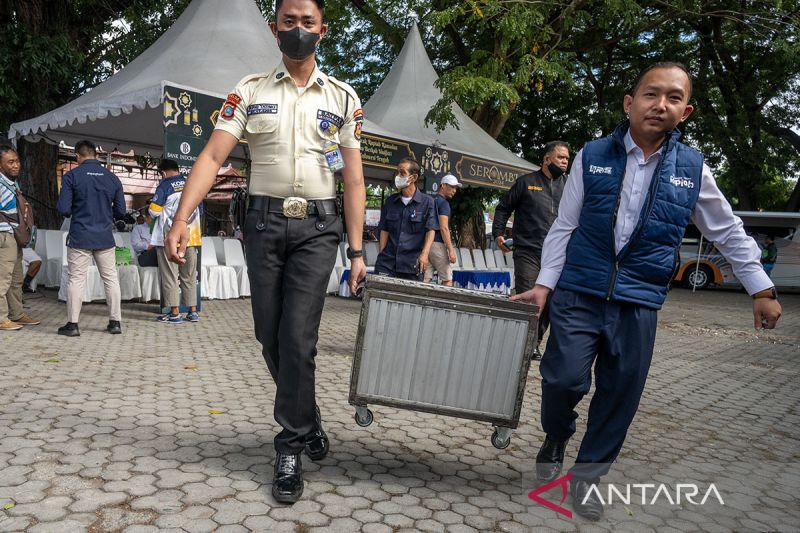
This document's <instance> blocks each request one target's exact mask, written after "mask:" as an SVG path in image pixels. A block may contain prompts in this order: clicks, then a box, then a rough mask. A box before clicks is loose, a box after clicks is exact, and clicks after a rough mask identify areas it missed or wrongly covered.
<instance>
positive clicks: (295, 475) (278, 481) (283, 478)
mask: <svg viewBox="0 0 800 533" xmlns="http://www.w3.org/2000/svg"><path fill="white" fill-rule="evenodd" d="M302 495H303V465H302V463H301V462H300V454H299V453H298V454H297V455H290V454H287V453H280V452H278V454H277V456H276V457H275V477H274V478H273V479H272V497H273V498H275V500H276V501H278V502H280V503H294V502H296V501H297V500H299V499H300V496H302Z"/></svg>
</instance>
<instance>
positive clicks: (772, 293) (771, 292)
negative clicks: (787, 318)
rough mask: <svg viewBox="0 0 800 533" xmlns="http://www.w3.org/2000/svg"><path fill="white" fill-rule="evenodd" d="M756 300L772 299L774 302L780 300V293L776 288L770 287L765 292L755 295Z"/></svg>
mask: <svg viewBox="0 0 800 533" xmlns="http://www.w3.org/2000/svg"><path fill="white" fill-rule="evenodd" d="M756 298H770V299H772V300H777V299H778V291H776V290H775V287H770V288H769V289H764V290H763V291H758V292H757V293H755V294H754V295H753V299H754V300H755V299H756Z"/></svg>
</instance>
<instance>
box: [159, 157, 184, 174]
mask: <svg viewBox="0 0 800 533" xmlns="http://www.w3.org/2000/svg"><path fill="white" fill-rule="evenodd" d="M158 170H160V171H161V172H164V171H165V170H177V171H180V170H181V167H180V166H179V165H178V162H177V161H175V160H174V159H162V160H161V162H160V163H159V164H158Z"/></svg>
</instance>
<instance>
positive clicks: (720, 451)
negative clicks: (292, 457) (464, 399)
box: [0, 290, 800, 533]
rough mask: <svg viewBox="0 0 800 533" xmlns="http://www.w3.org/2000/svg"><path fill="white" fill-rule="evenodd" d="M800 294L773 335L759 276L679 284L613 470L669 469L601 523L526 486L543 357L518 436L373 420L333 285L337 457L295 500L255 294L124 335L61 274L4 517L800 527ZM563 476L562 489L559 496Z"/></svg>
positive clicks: (20, 394)
mask: <svg viewBox="0 0 800 533" xmlns="http://www.w3.org/2000/svg"><path fill="white" fill-rule="evenodd" d="M782 301H783V304H784V315H785V316H784V319H783V322H782V323H781V325H780V329H778V330H776V331H774V332H759V333H757V332H755V331H754V330H753V329H752V317H751V315H750V305H751V303H750V299H749V297H748V296H746V295H744V294H742V293H739V292H726V291H707V292H703V293H698V294H692V293H691V292H689V291H685V290H675V291H673V292H672V293H671V295H670V298H669V301H668V303H667V305H666V306H665V309H664V310H663V311H662V313H661V315H660V323H659V330H658V337H657V342H656V349H655V355H654V362H653V366H652V369H651V372H650V377H649V380H648V384H647V388H646V390H645V394H644V397H643V399H642V403H641V407H640V409H639V413H638V415H637V417H636V420H635V421H634V424H633V426H632V428H631V432H630V434H629V436H628V439H627V442H626V444H625V447H624V448H623V451H622V454H621V456H620V459H619V461H618V462H617V464H616V465H615V466H614V468H613V469H612V472H611V474H610V475H609V476H608V477H607V479H606V481H608V482H611V483H613V484H614V485H615V487H616V488H617V489H618V490H622V491H624V490H626V489H625V487H626V486H627V485H626V484H651V485H652V487H651V488H649V492H648V488H647V487H645V488H644V490H645V494H646V497H645V503H644V504H643V503H642V501H641V496H640V494H641V490H642V489H641V488H636V487H634V488H633V489H632V490H633V495H632V497H631V499H630V500H629V501H628V502H627V503H625V501H623V500H619V499H618V500H616V501H614V503H613V504H611V505H609V506H607V507H606V514H605V516H604V518H603V519H602V520H601V521H599V522H597V523H595V524H592V523H589V522H586V521H584V520H582V519H581V518H579V517H578V516H577V515H576V516H574V517H572V518H567V517H566V516H564V515H562V514H559V513H557V512H555V511H553V510H551V509H549V508H547V507H545V506H543V505H540V504H537V503H535V502H534V501H532V500H531V499H530V498H529V497H528V493H529V492H530V491H531V490H532V489H534V488H535V487H536V484H535V482H534V481H533V460H534V456H535V454H536V451H537V450H538V447H539V445H540V444H541V441H542V439H543V434H542V431H541V429H540V427H539V424H538V409H539V401H540V378H539V376H538V372H537V368H536V367H535V365H534V367H533V368H532V370H531V372H530V375H529V379H528V387H527V390H526V394H525V403H524V408H523V413H522V423H521V425H520V427H519V428H518V430H517V431H516V432H515V433H514V436H513V438H512V441H511V445H510V446H509V447H508V448H507V449H505V450H497V449H495V448H493V447H492V446H491V444H490V442H489V437H490V435H491V432H492V428H491V427H490V426H489V425H487V424H482V423H478V422H470V421H464V420H458V419H453V418H445V417H441V416H435V415H429V414H420V413H414V412H410V411H401V410H397V409H389V408H383V407H379V406H376V407H373V408H372V410H373V411H374V413H375V422H374V423H373V424H372V425H371V426H369V427H367V428H362V427H359V426H357V425H356V424H355V423H354V421H353V409H352V407H351V406H349V405H348V403H347V390H348V384H349V372H350V364H351V355H352V350H353V344H354V339H355V333H356V325H357V318H358V311H359V304H358V302H355V301H349V300H342V299H339V298H334V297H331V298H328V300H327V301H326V307H325V313H324V316H323V323H322V327H321V331H320V340H319V356H318V359H317V389H318V401H319V404H320V407H321V409H322V414H323V417H324V420H325V427H326V430H327V432H328V435H329V436H330V439H331V453H330V455H329V456H328V458H326V459H325V460H324V461H322V462H320V463H313V462H311V461H309V460H307V459H306V460H305V461H304V463H303V464H304V468H305V470H306V489H305V494H304V496H303V499H302V501H300V502H299V503H297V504H295V505H294V506H282V505H279V504H276V503H275V502H273V500H272V498H271V496H270V482H271V477H272V464H273V459H274V452H273V449H272V438H273V435H274V434H275V432H276V429H277V428H276V424H275V422H274V420H273V417H272V407H271V406H272V400H273V396H274V386H273V384H272V382H271V380H270V378H269V374H268V372H267V370H266V367H265V364H264V362H263V360H262V358H261V356H260V354H259V348H258V346H257V344H256V341H255V339H254V337H253V334H252V319H251V316H250V302H249V301H248V300H237V301H214V302H203V313H202V320H201V322H199V323H197V324H191V323H184V324H181V325H166V324H156V323H154V322H152V319H153V318H154V317H155V314H154V306H152V305H145V304H139V303H126V304H124V306H123V315H124V316H123V328H124V333H123V335H120V336H112V335H108V334H107V333H105V332H104V331H103V328H104V326H105V324H106V320H107V318H106V316H105V312H106V308H105V306H104V305H102V304H92V305H86V306H84V312H83V315H82V317H81V332H82V336H81V337H79V338H65V337H59V336H57V335H56V334H55V331H56V329H57V327H58V326H60V325H62V324H63V322H65V315H66V312H65V306H64V305H63V304H61V303H58V302H57V301H56V299H55V294H54V293H53V292H50V291H44V292H43V293H41V294H38V295H35V296H33V297H31V298H28V299H27V301H26V304H27V306H28V307H29V312H30V314H32V315H34V316H37V317H39V318H41V319H42V320H43V323H42V325H40V326H37V327H31V328H26V329H25V330H23V331H21V332H8V333H0V367H1V368H2V371H0V531H29V532H48V533H60V532H71V531H92V532H99V531H124V532H126V533H145V532H152V531H176V532H177V531H186V532H210V531H215V532H217V533H229V532H240V531H269V532H272V531H292V532H304V533H305V532H311V531H326V532H327V531H334V532H336V531H342V532H347V531H365V532H399V531H409V532H410V531H415V532H416V531H448V532H462V531H463V532H467V531H508V532H517V531H519V532H528V531H547V530H559V531H651V530H655V531H659V532H671V531H698V530H704V531H797V530H798V527H799V526H798V524H800V501H798V496H797V495H798V493H799V492H800V468H799V467H798V465H799V464H800V445H799V444H798V443H799V442H800V380H798V377H800V296H796V295H794V296H792V295H787V296H784V297H782ZM588 400H589V398H588V397H587V398H586V399H585V400H584V402H582V404H581V405H580V408H579V414H580V418H579V420H578V434H577V435H576V438H573V439H572V441H570V443H569V447H568V451H567V455H568V461H569V460H574V457H575V456H576V454H577V449H578V445H579V437H580V436H581V435H582V434H583V431H584V430H585V423H586V411H587V408H588ZM660 484H663V485H664V487H665V488H664V489H661V490H662V491H663V492H661V493H660V494H658V498H657V501H656V502H655V504H652V502H651V501H650V500H651V499H652V498H653V493H654V492H656V491H658V490H659V486H660ZM689 484H694V485H695V486H696V487H697V489H698V490H699V491H700V492H699V494H698V495H697V496H696V497H695V498H694V500H695V501H696V502H699V500H701V499H702V497H703V495H704V494H705V492H706V491H707V490H708V489H709V488H710V485H712V484H713V485H714V487H715V488H716V490H717V492H718V493H719V495H720V498H721V499H722V500H723V502H724V505H722V504H720V503H719V501H718V499H717V498H716V497H714V496H713V495H712V497H711V498H709V499H707V501H706V503H705V504H704V505H699V504H692V503H690V502H687V500H686V498H685V494H686V492H687V491H689V490H690V488H687V487H688V485H689ZM679 485H686V486H684V487H683V488H684V498H683V499H682V500H681V502H680V504H677V503H670V501H669V500H670V499H672V500H675V499H676V496H677V494H676V491H677V490H678V489H679ZM601 488H602V489H603V490H605V488H604V485H603V486H601ZM559 490H560V489H559V488H558V487H556V488H555V489H554V490H551V491H548V492H547V493H546V494H545V495H544V496H545V497H546V498H547V499H548V500H549V501H552V502H554V504H558V503H560V494H559ZM667 496H669V498H668V497H667ZM604 497H605V496H604ZM564 508H565V509H566V510H567V511H568V510H570V504H569V500H567V502H565V503H564Z"/></svg>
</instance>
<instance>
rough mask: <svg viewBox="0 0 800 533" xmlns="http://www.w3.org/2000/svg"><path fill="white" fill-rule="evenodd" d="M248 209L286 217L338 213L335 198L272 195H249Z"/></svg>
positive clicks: (300, 217) (306, 216)
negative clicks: (279, 196) (317, 198)
mask: <svg viewBox="0 0 800 533" xmlns="http://www.w3.org/2000/svg"><path fill="white" fill-rule="evenodd" d="M248 209H255V210H256V211H266V212H267V213H278V214H280V215H283V216H285V217H286V218H299V219H302V218H308V217H309V216H320V215H323V216H324V215H333V216H336V215H338V214H339V206H338V204H337V203H336V200H306V199H304V198H297V197H290V198H273V197H272V196H250V198H249V204H248Z"/></svg>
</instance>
